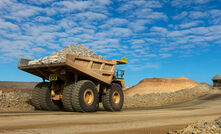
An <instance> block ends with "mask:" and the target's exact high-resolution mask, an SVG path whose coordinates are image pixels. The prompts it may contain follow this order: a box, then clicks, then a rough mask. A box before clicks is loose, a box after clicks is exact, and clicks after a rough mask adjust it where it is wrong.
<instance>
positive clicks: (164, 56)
mask: <svg viewBox="0 0 221 134" xmlns="http://www.w3.org/2000/svg"><path fill="white" fill-rule="evenodd" d="M160 56H161V57H162V58H168V57H171V56H173V55H172V54H160Z"/></svg>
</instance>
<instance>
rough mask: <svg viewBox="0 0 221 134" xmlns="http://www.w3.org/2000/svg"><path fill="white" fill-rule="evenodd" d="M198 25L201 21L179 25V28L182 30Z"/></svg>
mask: <svg viewBox="0 0 221 134" xmlns="http://www.w3.org/2000/svg"><path fill="white" fill-rule="evenodd" d="M200 23H202V21H192V22H188V23H183V24H180V25H179V27H180V28H182V29H183V28H191V27H194V26H197V25H199V24H200Z"/></svg>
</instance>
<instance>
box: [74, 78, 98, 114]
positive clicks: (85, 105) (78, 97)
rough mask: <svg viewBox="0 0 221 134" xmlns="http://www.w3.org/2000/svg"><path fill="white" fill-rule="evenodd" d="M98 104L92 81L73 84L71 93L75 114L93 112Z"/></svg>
mask: <svg viewBox="0 0 221 134" xmlns="http://www.w3.org/2000/svg"><path fill="white" fill-rule="evenodd" d="M98 102H99V98H98V92H97V88H96V85H95V84H94V83H93V82H92V81H89V80H81V81H78V82H77V83H76V84H75V88H74V90H73V92H72V105H73V108H74V109H75V110H76V111H77V112H95V111H97V106H98Z"/></svg>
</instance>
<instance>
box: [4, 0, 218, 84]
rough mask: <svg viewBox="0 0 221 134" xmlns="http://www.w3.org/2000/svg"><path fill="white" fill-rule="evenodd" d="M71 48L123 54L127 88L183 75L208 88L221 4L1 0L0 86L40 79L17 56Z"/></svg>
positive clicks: (212, 0) (214, 68) (204, 0)
mask: <svg viewBox="0 0 221 134" xmlns="http://www.w3.org/2000/svg"><path fill="white" fill-rule="evenodd" d="M71 44H84V45H85V46H87V47H89V48H90V49H92V50H94V51H95V52H97V53H98V54H100V55H102V56H104V57H105V58H107V59H121V57H123V56H124V57H126V59H127V60H128V61H129V64H128V65H126V66H122V67H119V68H121V69H125V70H126V74H125V78H126V84H127V85H134V84H136V83H137V82H139V81H140V80H142V79H144V78H152V77H160V78H174V77H180V76H185V77H188V78H190V79H193V80H195V81H197V82H207V83H210V84H211V78H212V77H213V76H214V75H215V74H221V0H185V1H184V0H171V1H170V0H161V1H158V0H147V1H145V0H113V1H110V0H90V1H86V0H84V1H74V0H73V1H56V0H0V81H40V80H41V79H39V78H37V77H35V76H33V75H30V74H27V73H25V72H22V71H20V70H18V69H17V62H18V59H19V58H20V57H23V58H30V59H37V58H40V57H44V56H47V55H50V54H51V53H52V52H55V51H58V50H60V49H62V48H64V47H65V46H67V45H71Z"/></svg>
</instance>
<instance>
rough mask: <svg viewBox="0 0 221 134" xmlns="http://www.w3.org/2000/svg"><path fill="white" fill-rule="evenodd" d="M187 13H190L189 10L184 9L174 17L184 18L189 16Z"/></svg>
mask: <svg viewBox="0 0 221 134" xmlns="http://www.w3.org/2000/svg"><path fill="white" fill-rule="evenodd" d="M187 14H188V12H186V11H183V12H182V13H180V14H178V15H176V16H174V17H173V19H175V20H179V19H183V18H184V17H186V16H187Z"/></svg>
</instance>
